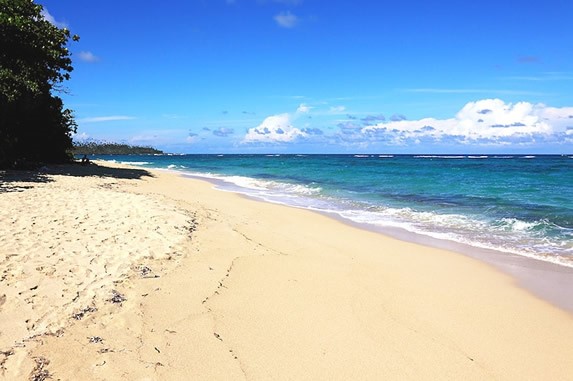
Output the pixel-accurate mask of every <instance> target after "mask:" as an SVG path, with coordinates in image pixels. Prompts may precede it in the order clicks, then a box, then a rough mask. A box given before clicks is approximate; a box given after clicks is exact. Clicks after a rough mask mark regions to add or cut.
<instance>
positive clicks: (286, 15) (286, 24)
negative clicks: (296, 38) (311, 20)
mask: <svg viewBox="0 0 573 381" xmlns="http://www.w3.org/2000/svg"><path fill="white" fill-rule="evenodd" d="M274 19H275V21H276V23H277V24H278V25H279V26H282V27H283V28H294V27H295V26H296V24H297V23H298V17H296V15H294V14H292V13H291V12H290V11H286V12H281V13H279V14H278V15H276V16H275V17H274Z"/></svg>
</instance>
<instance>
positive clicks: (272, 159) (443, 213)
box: [92, 155, 573, 267]
mask: <svg viewBox="0 0 573 381" xmlns="http://www.w3.org/2000/svg"><path fill="white" fill-rule="evenodd" d="M92 158H93V159H101V160H111V161H115V162H121V163H126V164H131V165H137V166H141V167H145V168H155V169H169V170H172V171H176V172H179V173H181V174H184V175H185V174H186V175H189V176H193V177H200V178H205V179H209V180H212V181H215V182H216V184H217V187H218V188H220V189H222V190H226V191H232V192H238V193H242V194H245V195H248V196H251V197H254V198H258V199H262V200H265V201H268V202H274V203H280V204H286V205H290V206H294V207H299V208H305V209H310V210H314V211H319V212H324V213H328V214H331V215H335V216H336V217H338V218H342V219H344V220H347V221H348V222H352V223H357V224H361V225H362V226H364V227H367V228H370V229H375V230H378V231H381V232H388V231H398V230H399V231H402V232H406V233H416V234H418V235H424V236H429V237H432V238H434V239H438V240H443V241H449V242H454V243H458V244H463V245H465V246H468V247H474V248H480V249H492V250H495V251H497V252H500V253H506V254H511V255H521V256H526V257H530V258H535V259H539V260H542V261H548V262H552V263H556V264H559V265H562V266H567V267H573V155H564V156H557V155H528V156H526V155H159V156H152V155H145V156H131V155H130V156H119V155H118V156H101V157H97V156H94V157H92Z"/></svg>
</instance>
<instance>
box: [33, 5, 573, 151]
mask: <svg viewBox="0 0 573 381" xmlns="http://www.w3.org/2000/svg"><path fill="white" fill-rule="evenodd" d="M39 3H40V4H42V5H43V6H44V7H45V17H46V18H48V19H49V20H50V21H52V22H53V23H55V24H56V25H58V26H65V27H67V28H69V29H70V30H71V31H72V33H75V34H78V35H80V37H81V40H80V41H79V42H77V43H72V44H71V46H70V49H71V51H72V53H73V54H72V58H73V60H74V67H75V70H74V72H73V73H72V79H71V80H70V81H69V82H68V83H67V84H66V85H67V87H68V94H63V95H62V97H63V98H64V101H65V102H66V106H67V107H69V108H71V109H73V110H74V111H75V115H76V119H77V121H78V125H79V128H78V133H77V135H76V136H75V139H76V140H82V139H97V140H110V141H118V142H127V143H130V144H142V145H152V146H154V147H158V148H160V149H163V150H165V151H167V152H177V153H288V152H290V153H345V152H352V153H360V152H365V153H366V152H372V153H489V152H492V153H497V152H508V153H511V152H533V153H572V152H573V39H572V37H571V36H573V23H571V20H570V17H571V15H573V2H572V1H570V0H567V1H566V0H547V1H543V2H515V1H508V0H498V1H489V0H484V1H481V2H459V1H456V2H454V1H441V2H439V3H437V2H428V1H413V0H405V1H400V2H394V1H393V2H386V1H380V2H376V1H371V0H368V1H367V0H356V1H318V0H169V1H165V2H162V3H157V2H154V3H150V2H141V1H131V0H122V1H117V0H114V1H111V0H100V1H97V2H88V1H77V0H74V1H72V0H40V1H39Z"/></svg>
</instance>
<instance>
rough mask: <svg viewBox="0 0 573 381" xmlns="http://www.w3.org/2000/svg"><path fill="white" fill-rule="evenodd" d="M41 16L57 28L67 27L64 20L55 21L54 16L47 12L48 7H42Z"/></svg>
mask: <svg viewBox="0 0 573 381" xmlns="http://www.w3.org/2000/svg"><path fill="white" fill-rule="evenodd" d="M41 14H42V17H43V18H44V19H45V20H46V21H48V22H49V23H50V24H52V25H54V26H57V27H58V28H67V27H68V25H67V24H66V23H65V22H62V21H56V19H55V18H54V16H52V15H51V14H50V12H48V8H46V7H44V9H42V13H41Z"/></svg>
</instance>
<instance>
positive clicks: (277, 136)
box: [243, 114, 306, 143]
mask: <svg viewBox="0 0 573 381" xmlns="http://www.w3.org/2000/svg"><path fill="white" fill-rule="evenodd" d="M304 136H306V133H304V132H303V131H301V130H300V129H298V128H296V127H293V126H292V124H291V116H290V115H289V114H279V115H273V116H269V117H267V118H266V119H265V120H264V121H263V122H262V123H261V124H260V125H259V126H257V127H255V128H250V129H249V130H248V131H247V134H246V135H245V137H244V138H243V143H286V142H291V141H293V140H295V139H297V138H299V137H304Z"/></svg>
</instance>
